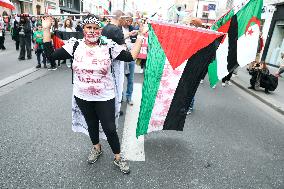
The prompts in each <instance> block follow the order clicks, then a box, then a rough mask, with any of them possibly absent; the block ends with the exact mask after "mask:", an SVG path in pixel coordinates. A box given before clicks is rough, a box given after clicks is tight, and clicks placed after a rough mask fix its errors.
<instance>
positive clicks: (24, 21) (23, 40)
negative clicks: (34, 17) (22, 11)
mask: <svg viewBox="0 0 284 189" xmlns="http://www.w3.org/2000/svg"><path fill="white" fill-rule="evenodd" d="M19 39H20V55H19V58H18V59H19V60H25V55H26V51H27V58H28V59H31V58H32V52H31V40H32V28H31V24H30V21H29V19H28V17H27V15H21V17H20V24H19Z"/></svg>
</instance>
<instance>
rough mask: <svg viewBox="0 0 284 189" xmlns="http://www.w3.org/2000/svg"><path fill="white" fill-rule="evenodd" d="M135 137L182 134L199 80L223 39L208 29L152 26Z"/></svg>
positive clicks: (221, 35)
mask: <svg viewBox="0 0 284 189" xmlns="http://www.w3.org/2000/svg"><path fill="white" fill-rule="evenodd" d="M149 27H150V29H149V44H148V47H149V51H148V55H147V63H146V65H147V67H146V70H145V77H144V83H143V89H142V101H141V106H140V112H139V118H138V123H137V128H136V136H137V137H138V136H139V135H143V134H146V133H149V132H151V131H156V130H178V131H181V130H183V126H184V122H185V118H186V112H187V109H188V107H189V105H190V102H191V99H192V98H193V96H194V94H195V92H196V90H197V87H198V85H199V82H200V79H201V77H202V75H203V74H204V72H205V71H206V70H207V67H208V65H209V63H210V62H211V61H212V60H213V58H214V57H215V53H216V49H217V48H218V46H219V44H220V42H221V40H222V39H223V37H224V34H223V33H218V32H214V31H210V30H205V29H197V28H192V27H191V28H188V27H182V26H175V25H167V24H159V23H151V24H150V25H149Z"/></svg>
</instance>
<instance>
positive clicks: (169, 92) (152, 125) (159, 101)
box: [147, 59, 187, 133]
mask: <svg viewBox="0 0 284 189" xmlns="http://www.w3.org/2000/svg"><path fill="white" fill-rule="evenodd" d="M165 61H166V62H165V66H164V71H163V75H162V78H161V81H160V86H159V90H158V93H157V97H156V100H155V104H154V107H153V111H152V115H151V118H150V122H149V126H148V131H147V133H150V132H152V131H159V130H163V126H164V122H165V120H166V117H167V114H168V111H169V109H170V106H171V103H172V100H173V98H174V94H175V91H176V88H177V86H178V84H179V80H180V78H181V76H182V74H183V71H184V68H185V66H186V64H187V60H186V61H185V62H184V63H182V64H181V65H180V66H179V67H177V68H176V69H175V70H173V68H172V66H171V64H170V63H169V61H168V59H166V60H165Z"/></svg>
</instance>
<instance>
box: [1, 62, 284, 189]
mask: <svg viewBox="0 0 284 189" xmlns="http://www.w3.org/2000/svg"><path fill="white" fill-rule="evenodd" d="M141 81H142V75H141V74H136V82H141ZM134 90H135V89H134ZM71 95H72V85H71V73H70V71H69V70H67V68H66V67H62V68H60V69H59V70H57V71H53V72H52V71H49V72H46V71H38V72H36V73H34V75H31V76H29V77H27V78H25V79H22V80H20V81H17V82H16V83H13V84H11V85H10V86H5V87H3V88H1V90H0V107H1V109H0V120H1V121H0V131H1V132H0V188H123V189H124V188H143V189H144V188H163V189H173V188H190V189H229V188H253V189H254V188H255V189H260V188H261V189H262V188H263V189H272V188H273V189H284V124H283V122H284V118H283V116H281V114H278V113H277V112H275V111H274V110H272V109H270V108H268V107H267V106H265V105H263V104H262V103H260V102H259V101H258V100H256V99H254V98H253V97H251V96H250V95H248V94H246V93H244V92H243V91H242V90H240V89H239V88H237V87H236V86H230V87H225V88H222V87H220V86H218V87H217V88H216V89H210V88H209V87H208V83H204V84H203V85H201V86H200V88H199V89H198V92H197V95H196V104H195V110H194V112H193V113H192V114H191V115H189V116H188V118H187V120H186V124H185V129H184V131H183V132H175V131H161V132H153V133H150V134H148V135H146V136H145V147H144V148H145V155H146V161H145V162H130V165H131V171H132V172H131V174H130V175H123V174H122V173H121V172H119V171H118V170H117V169H115V167H114V166H113V165H112V159H113V155H112V153H111V150H110V148H109V146H108V144H107V142H106V141H102V145H103V149H104V153H103V155H102V157H100V159H99V160H98V161H97V162H96V163H95V164H94V165H89V164H88V163H87V162H86V159H87V156H88V154H89V150H90V147H91V142H90V140H89V138H88V137H87V136H86V135H84V134H80V133H73V132H72V130H71ZM125 107H126V106H125V105H124V106H123V108H124V109H125ZM120 122H121V123H123V117H122V118H121V120H120ZM134 126H135V125H134ZM119 136H120V138H121V136H122V127H121V128H120V129H119Z"/></svg>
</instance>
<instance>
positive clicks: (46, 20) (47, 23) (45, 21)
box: [42, 16, 53, 29]
mask: <svg viewBox="0 0 284 189" xmlns="http://www.w3.org/2000/svg"><path fill="white" fill-rule="evenodd" d="M52 20H53V19H52V17H50V16H47V17H43V18H42V28H43V29H50V28H51V24H52Z"/></svg>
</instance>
